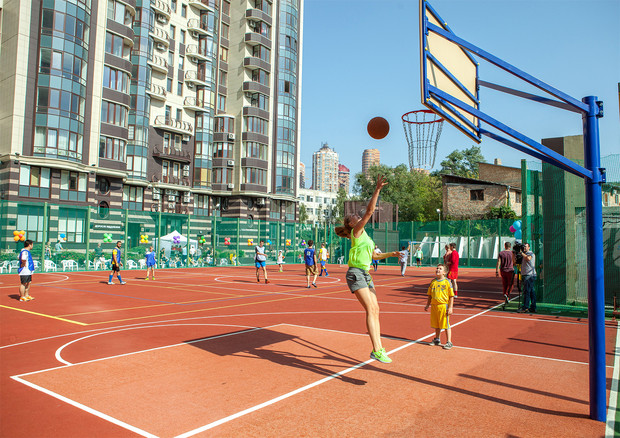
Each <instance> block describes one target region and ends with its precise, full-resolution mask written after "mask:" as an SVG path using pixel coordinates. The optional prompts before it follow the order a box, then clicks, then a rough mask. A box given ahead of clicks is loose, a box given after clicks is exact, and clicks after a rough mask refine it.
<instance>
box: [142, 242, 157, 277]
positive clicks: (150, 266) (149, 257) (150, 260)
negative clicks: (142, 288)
mask: <svg viewBox="0 0 620 438" xmlns="http://www.w3.org/2000/svg"><path fill="white" fill-rule="evenodd" d="M144 258H146V278H145V280H148V279H149V270H150V271H151V280H155V263H156V262H155V251H153V247H152V246H150V247H149V250H148V251H147V252H146V253H145V254H144Z"/></svg>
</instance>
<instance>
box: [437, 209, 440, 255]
mask: <svg viewBox="0 0 620 438" xmlns="http://www.w3.org/2000/svg"><path fill="white" fill-rule="evenodd" d="M437 219H438V222H439V238H438V239H437V264H439V263H441V262H440V260H441V254H440V253H441V210H440V209H439V208H438V209H437Z"/></svg>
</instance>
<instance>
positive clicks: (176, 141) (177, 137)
mask: <svg viewBox="0 0 620 438" xmlns="http://www.w3.org/2000/svg"><path fill="white" fill-rule="evenodd" d="M174 149H175V150H176V151H178V152H180V151H181V136H180V135H175V136H174Z"/></svg>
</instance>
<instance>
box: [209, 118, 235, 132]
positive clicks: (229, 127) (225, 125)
mask: <svg viewBox="0 0 620 438" xmlns="http://www.w3.org/2000/svg"><path fill="white" fill-rule="evenodd" d="M214 131H215V132H235V119H232V118H230V117H218V118H216V119H215V126H214Z"/></svg>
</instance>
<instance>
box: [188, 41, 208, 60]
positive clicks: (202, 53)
mask: <svg viewBox="0 0 620 438" xmlns="http://www.w3.org/2000/svg"><path fill="white" fill-rule="evenodd" d="M185 56H187V57H188V58H190V59H193V60H194V61H195V62H198V61H210V60H212V59H214V58H215V54H214V53H213V52H211V53H210V52H207V51H206V50H205V49H200V48H199V47H198V46H197V45H196V44H190V45H189V46H187V47H186V48H185Z"/></svg>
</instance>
